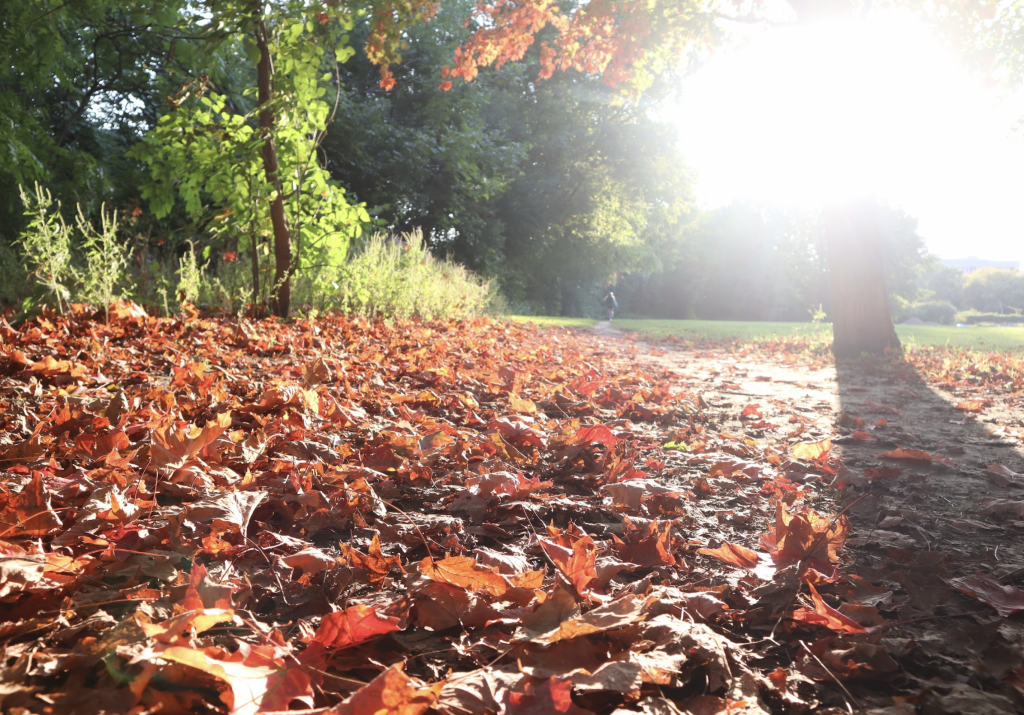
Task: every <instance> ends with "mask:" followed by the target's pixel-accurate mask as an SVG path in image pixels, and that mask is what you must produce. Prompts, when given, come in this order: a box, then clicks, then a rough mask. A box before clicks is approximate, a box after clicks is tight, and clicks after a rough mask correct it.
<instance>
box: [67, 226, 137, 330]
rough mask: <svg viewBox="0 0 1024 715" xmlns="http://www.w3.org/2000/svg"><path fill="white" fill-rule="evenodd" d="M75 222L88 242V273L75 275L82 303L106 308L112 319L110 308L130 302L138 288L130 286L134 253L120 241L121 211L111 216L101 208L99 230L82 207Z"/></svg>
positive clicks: (77, 272)
mask: <svg viewBox="0 0 1024 715" xmlns="http://www.w3.org/2000/svg"><path fill="white" fill-rule="evenodd" d="M75 221H76V223H77V224H78V230H79V232H81V234H82V237H83V238H84V243H83V244H82V249H83V251H84V252H85V269H84V270H83V271H76V272H75V273H76V278H77V279H78V283H79V289H78V296H79V299H80V300H82V301H84V302H86V303H89V304H91V305H95V306H103V309H104V312H105V313H106V314H107V316H108V317H109V306H110V304H111V303H113V302H114V301H115V300H124V299H126V298H127V297H128V296H129V295H130V294H131V291H132V288H133V287H134V286H132V285H130V284H128V278H129V276H128V271H129V268H130V266H131V263H130V261H131V257H132V249H131V247H130V246H128V245H126V244H124V243H121V242H119V241H118V239H117V230H118V222H117V211H114V212H111V213H108V212H107V209H106V207H104V206H101V207H100V228H99V230H97V229H96V228H95V227H94V226H93V224H92V223H91V222H90V221H89V220H88V219H86V218H85V215H84V214H83V213H82V207H81V206H79V207H78V215H77V216H76V217H75Z"/></svg>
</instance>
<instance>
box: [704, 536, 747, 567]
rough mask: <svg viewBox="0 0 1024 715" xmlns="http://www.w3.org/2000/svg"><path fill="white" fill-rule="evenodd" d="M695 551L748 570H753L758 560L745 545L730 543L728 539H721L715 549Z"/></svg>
mask: <svg viewBox="0 0 1024 715" xmlns="http://www.w3.org/2000/svg"><path fill="white" fill-rule="evenodd" d="M697 553H698V554H704V555H705V556H711V557H713V558H716V559H718V560H719V561H721V562H723V563H727V564H729V565H731V566H736V567H737V568H741V569H747V570H748V571H750V570H753V569H754V568H755V567H756V566H757V564H758V562H759V560H758V556H757V553H756V552H754V551H752V550H751V549H748V548H747V547H746V546H740V545H739V544H730V543H729V542H728V541H723V542H722V545H721V546H719V547H718V548H717V549H697Z"/></svg>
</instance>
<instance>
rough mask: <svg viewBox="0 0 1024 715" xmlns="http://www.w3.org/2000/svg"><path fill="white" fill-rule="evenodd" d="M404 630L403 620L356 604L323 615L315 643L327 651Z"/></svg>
mask: <svg viewBox="0 0 1024 715" xmlns="http://www.w3.org/2000/svg"><path fill="white" fill-rule="evenodd" d="M402 628H404V625H403V624H402V619H400V618H397V617H395V616H381V615H380V614H379V613H377V609H376V608H375V607H374V606H364V605H355V606H349V607H348V608H346V609H345V610H344V611H336V612H334V613H328V614H327V615H326V616H324V617H323V618H322V619H321V621H320V627H319V628H317V629H316V635H314V636H313V641H314V642H316V643H320V644H322V645H323V647H324V648H348V647H349V646H353V645H356V644H358V643H364V642H366V641H368V640H371V639H373V638H377V637H378V636H382V635H384V634H386V633H394V632H395V631H400V630H402Z"/></svg>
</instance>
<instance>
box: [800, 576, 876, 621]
mask: <svg viewBox="0 0 1024 715" xmlns="http://www.w3.org/2000/svg"><path fill="white" fill-rule="evenodd" d="M807 586H808V588H810V589H811V601H812V602H813V603H814V610H813V611H811V610H808V609H806V608H799V609H797V610H796V611H794V612H793V613H792V614H790V618H792V619H793V620H794V621H801V622H803V623H811V624H813V625H817V626H825V627H826V628H829V629H831V630H833V631H835V632H836V633H867V629H865V628H864V626H862V625H861V624H859V623H857V621H855V620H853V619H852V618H848V617H846V616H844V615H843V614H842V613H840V612H839V611H837V610H836V609H834V608H832V606H830V605H828V604H827V603H825V601H824V600H822V598H821V596H820V595H819V594H818V591H817V589H816V588H814V584H810V583H809V584H807Z"/></svg>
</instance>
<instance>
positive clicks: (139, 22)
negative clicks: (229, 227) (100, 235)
mask: <svg viewBox="0 0 1024 715" xmlns="http://www.w3.org/2000/svg"><path fill="white" fill-rule="evenodd" d="M185 5H186V3H185V2H182V1H180V0H136V1H134V2H132V3H123V2H116V1H115V0H75V1H74V2H64V1H62V0H31V1H30V2H27V1H25V0H0V151H2V152H3V155H4V158H3V161H0V239H6V240H8V241H12V240H13V239H14V237H16V236H17V235H18V234H19V233H20V231H21V229H22V228H23V226H24V224H23V223H22V217H21V216H20V215H19V214H20V207H19V206H18V201H17V196H18V192H17V186H18V185H19V184H25V185H30V184H31V183H32V182H34V181H39V182H42V183H45V184H46V185H47V186H48V187H49V188H50V189H51V190H52V191H53V193H54V194H55V195H56V196H58V197H62V198H64V199H65V201H66V202H67V203H81V204H82V205H83V207H84V208H85V210H86V212H87V213H89V214H90V215H91V214H92V213H93V212H94V211H96V210H97V208H98V206H99V204H100V203H101V202H103V201H104V200H109V199H113V200H114V202H115V205H122V204H123V203H124V202H125V201H126V200H127V199H128V198H129V197H131V196H134V195H135V191H136V188H135V187H136V186H137V185H138V181H137V178H138V177H137V173H136V171H137V167H136V165H135V164H134V162H132V161H126V159H125V155H124V153H125V150H126V149H127V147H129V146H131V145H132V144H133V143H134V142H136V141H138V138H139V136H140V135H141V133H142V132H144V131H145V128H146V126H147V124H148V122H150V121H151V120H152V119H154V118H155V109H156V107H158V106H159V105H160V103H161V102H162V101H163V99H164V98H165V97H166V96H167V94H170V93H172V91H173V90H172V89H170V87H173V86H174V84H176V83H177V82H178V80H177V79H175V78H174V75H175V74H176V73H180V72H181V71H182V70H183V69H184V68H185V67H186V66H187V64H188V62H189V58H190V56H191V55H192V50H193V49H194V45H193V43H188V42H184V41H177V40H175V37H181V36H198V35H200V34H202V33H201V32H199V31H198V29H197V28H195V27H191V28H189V27H186V25H187V24H188V22H189V17H190V13H182V12H180V11H181V10H182V8H183V7H184V6H185ZM178 76H180V74H179V75H178Z"/></svg>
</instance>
